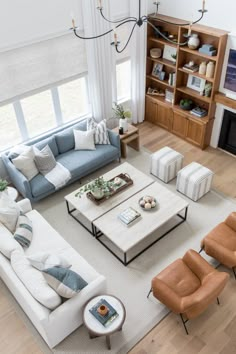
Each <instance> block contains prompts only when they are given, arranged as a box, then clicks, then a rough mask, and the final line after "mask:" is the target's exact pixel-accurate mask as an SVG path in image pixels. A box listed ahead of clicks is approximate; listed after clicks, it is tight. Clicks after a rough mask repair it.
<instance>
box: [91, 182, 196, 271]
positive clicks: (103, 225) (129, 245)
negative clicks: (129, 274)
mask: <svg viewBox="0 0 236 354" xmlns="http://www.w3.org/2000/svg"><path fill="white" fill-rule="evenodd" d="M145 195H150V196H153V197H155V198H156V200H157V203H158V206H157V208H156V209H153V210H150V211H145V210H143V209H142V208H141V207H139V199H140V198H142V197H144V196H145ZM188 205H189V203H188V202H187V201H185V199H183V198H182V197H180V196H178V195H177V194H175V193H172V192H170V191H169V190H168V189H167V188H166V187H164V186H162V185H161V184H160V183H157V182H154V183H153V184H151V185H149V186H147V187H146V188H144V189H143V190H142V191H140V192H138V193H137V194H135V195H133V196H132V197H130V198H129V199H128V200H126V201H124V202H122V203H121V204H119V205H117V206H116V207H115V208H113V209H112V210H110V211H109V212H107V213H106V214H105V215H103V216H101V217H100V218H98V219H97V220H95V221H94V228H95V236H96V238H97V240H98V241H99V242H100V243H102V244H103V246H105V247H106V248H107V249H108V250H109V251H110V252H111V253H112V254H113V255H114V256H115V257H116V258H117V259H118V260H119V261H121V262H122V263H123V264H124V265H128V264H129V263H130V262H131V261H133V260H134V259H135V258H137V257H138V256H139V255H140V254H141V253H143V252H144V251H146V250H147V249H148V248H150V247H151V246H152V245H153V244H154V243H156V242H157V241H159V240H160V239H161V238H163V237H164V236H165V235H167V234H168V233H169V232H171V231H172V230H174V229H175V228H176V227H177V226H179V225H180V224H182V223H183V222H184V221H185V220H186V218H187V210H188ZM129 207H132V208H133V209H135V210H137V211H139V212H140V214H141V217H139V219H137V220H136V221H134V223H133V224H131V225H129V226H127V225H125V224H124V223H123V222H122V221H121V220H120V219H119V218H118V215H119V214H120V213H121V212H122V211H124V210H125V209H127V208H129ZM168 221H170V224H167V223H168ZM162 226H163V228H164V227H165V228H166V229H165V230H163V233H161V234H160V235H157V238H156V239H154V240H153V239H152V241H151V243H150V244H148V245H147V246H146V244H145V246H143V247H142V249H141V251H138V253H135V255H132V256H131V257H130V256H129V254H130V253H134V252H133V250H132V249H134V247H135V246H136V245H138V244H139V243H141V242H142V241H143V240H144V239H146V238H147V237H149V236H151V237H153V234H154V232H155V231H158V229H160V230H162V229H161V228H162ZM107 241H108V242H107ZM112 245H115V248H116V250H117V251H118V252H115V250H114V247H112ZM120 251H121V253H122V255H123V258H122V257H120V256H119V255H118V253H120ZM130 251H131V252H130Z"/></svg>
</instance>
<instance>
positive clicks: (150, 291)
mask: <svg viewBox="0 0 236 354" xmlns="http://www.w3.org/2000/svg"><path fill="white" fill-rule="evenodd" d="M151 293H152V288H151V289H150V290H149V293H148V294H147V299H148V298H149V295H150V294H151Z"/></svg>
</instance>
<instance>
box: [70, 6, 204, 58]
mask: <svg viewBox="0 0 236 354" xmlns="http://www.w3.org/2000/svg"><path fill="white" fill-rule="evenodd" d="M155 5H156V12H155V14H154V16H155V17H156V19H158V7H159V5H160V3H159V2H155ZM97 9H98V11H99V12H100V14H101V16H102V18H103V19H104V20H105V21H107V22H109V23H110V24H113V26H114V28H112V29H110V30H108V31H106V32H104V33H101V34H99V35H97V36H91V37H83V36H81V35H80V34H78V32H77V27H76V25H75V20H74V18H72V27H71V28H70V30H72V31H73V32H74V34H75V36H76V37H78V38H80V39H96V38H100V37H103V36H106V35H108V34H110V33H112V32H113V34H114V41H113V42H112V43H111V45H114V47H115V49H116V51H117V53H122V52H123V51H124V50H125V49H126V47H127V45H128V44H129V42H130V39H131V37H132V34H133V32H134V30H135V27H136V26H139V27H141V26H142V25H143V24H144V23H148V24H149V25H150V26H151V27H152V28H153V29H154V31H155V32H154V33H157V34H158V35H160V36H161V37H162V38H164V39H165V40H167V41H169V42H171V43H175V42H174V41H173V40H172V39H169V38H168V35H169V34H168V35H166V33H164V32H163V31H160V29H159V28H158V26H154V25H153V24H152V23H151V22H150V21H149V19H150V18H151V16H146V15H143V16H141V0H139V11H138V17H133V16H129V17H126V18H122V19H120V20H113V21H112V20H110V19H107V18H106V16H105V15H104V13H103V7H102V0H99V1H98V6H97ZM198 12H200V17H199V18H198V19H197V20H196V21H194V22H184V21H183V22H182V23H181V22H179V23H173V22H170V21H168V23H170V24H173V25H175V26H188V25H189V26H190V29H189V31H188V33H187V34H186V37H187V38H188V37H189V35H191V25H192V24H193V23H194V24H195V23H198V22H200V21H201V19H202V18H203V16H204V14H205V13H206V12H207V10H206V9H205V0H202V8H201V9H200V10H198ZM158 20H159V19H158ZM160 21H162V20H161V19H160ZM163 22H167V21H163ZM127 23H133V26H132V29H131V32H130V35H129V37H128V39H127V41H126V44H125V45H124V46H123V48H121V49H119V46H120V42H119V41H118V37H117V33H116V30H117V28H119V27H121V26H123V25H125V24H127ZM176 44H180V43H177V42H176ZM181 44H184V43H181Z"/></svg>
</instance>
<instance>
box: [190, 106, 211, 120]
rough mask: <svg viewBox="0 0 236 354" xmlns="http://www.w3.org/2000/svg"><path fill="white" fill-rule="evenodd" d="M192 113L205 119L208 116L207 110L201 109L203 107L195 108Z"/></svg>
mask: <svg viewBox="0 0 236 354" xmlns="http://www.w3.org/2000/svg"><path fill="white" fill-rule="evenodd" d="M190 113H191V114H193V115H194V116H196V117H198V118H203V117H205V116H206V115H207V110H206V109H205V108H201V107H199V106H197V107H194V108H193V109H192V110H191V111H190Z"/></svg>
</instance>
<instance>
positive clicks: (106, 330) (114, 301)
mask: <svg viewBox="0 0 236 354" xmlns="http://www.w3.org/2000/svg"><path fill="white" fill-rule="evenodd" d="M101 299H105V300H106V301H107V302H108V303H109V304H111V306H112V307H114V309H115V310H116V311H117V313H118V314H119V316H118V317H117V318H116V319H115V320H114V322H112V323H111V324H110V325H109V326H108V327H104V326H103V325H102V324H101V323H100V322H99V321H98V320H97V319H96V318H95V317H94V316H93V314H91V313H90V311H89V309H91V308H92V307H93V306H94V305H96V303H97V302H98V301H99V300H101ZM125 317H126V311H125V307H124V305H123V303H122V302H121V301H120V300H119V299H118V298H117V297H115V296H112V295H99V296H95V297H93V298H92V299H91V300H89V302H88V303H87V304H86V305H85V308H84V313H83V320H84V325H85V327H86V328H87V329H88V331H89V336H90V338H96V337H100V336H106V343H107V348H108V349H111V341H110V335H111V334H112V333H114V332H117V331H121V330H122V326H123V324H124V321H125Z"/></svg>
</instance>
